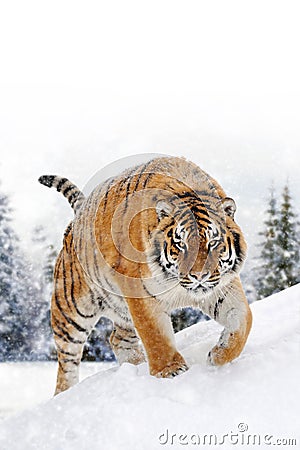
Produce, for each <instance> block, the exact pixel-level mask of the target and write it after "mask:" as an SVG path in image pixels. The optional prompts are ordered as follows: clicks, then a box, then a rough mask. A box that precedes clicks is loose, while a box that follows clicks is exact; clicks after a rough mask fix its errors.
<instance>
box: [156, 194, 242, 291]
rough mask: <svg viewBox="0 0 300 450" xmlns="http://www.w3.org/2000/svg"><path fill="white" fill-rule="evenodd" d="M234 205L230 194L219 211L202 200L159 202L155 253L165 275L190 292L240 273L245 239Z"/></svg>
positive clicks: (209, 289)
mask: <svg viewBox="0 0 300 450" xmlns="http://www.w3.org/2000/svg"><path fill="white" fill-rule="evenodd" d="M235 209H236V207H235V203H234V201H233V200H232V199H230V198H225V199H223V200H222V201H221V202H220V208H219V209H218V211H217V212H216V211H214V210H212V209H209V208H208V207H205V206H204V205H203V203H202V202H193V203H192V205H191V204H190V203H189V204H188V206H187V203H186V202H182V203H181V204H180V203H179V204H177V205H176V206H173V207H172V206H171V205H170V203H166V202H164V201H162V202H159V203H158V205H157V214H158V219H159V223H158V228H157V231H156V233H155V239H154V255H155V258H156V262H157V263H158V264H159V265H160V268H161V269H162V271H163V272H164V274H165V277H166V279H175V278H176V279H177V280H178V282H179V284H180V285H181V286H182V287H183V288H184V289H186V290H187V291H188V292H189V293H191V294H198V293H203V294H204V293H208V292H209V291H211V290H212V289H214V288H215V287H216V286H218V285H219V284H220V282H221V280H223V281H225V280H226V279H227V280H228V281H229V279H230V278H231V277H232V276H233V275H234V274H237V273H239V271H240V269H241V267H242V264H243V262H244V259H245V256H246V243H245V240H244V238H243V235H242V232H241V230H240V228H239V226H238V225H237V224H236V223H235V221H234V212H235ZM220 211H221V213H220Z"/></svg>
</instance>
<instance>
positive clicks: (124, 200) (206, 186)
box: [39, 156, 252, 394]
mask: <svg viewBox="0 0 300 450" xmlns="http://www.w3.org/2000/svg"><path fill="white" fill-rule="evenodd" d="M39 182H40V183H41V184H43V185H45V186H47V187H54V188H56V190H57V191H58V192H60V193H62V195H64V196H65V197H66V199H67V200H68V202H69V203H70V205H71V207H72V208H73V210H74V218H73V220H72V222H71V223H70V224H69V226H68V227H67V229H66V231H65V234H64V238H63V246H62V249H61V251H60V253H59V255H58V257H57V261H56V264H55V269H54V285H53V294H52V300H51V325H52V330H53V334H54V340H55V345H56V349H57V357H58V371H57V381H56V389H55V394H58V393H60V392H63V391H65V390H66V389H68V388H70V387H71V386H73V385H75V384H76V383H77V382H78V380H79V365H80V362H81V358H82V353H83V347H84V344H85V343H86V340H87V338H88V336H89V334H90V332H91V330H92V329H93V327H94V326H95V325H96V323H97V322H98V320H99V319H100V317H102V316H105V317H108V318H109V319H111V320H112V321H113V331H112V333H111V336H110V344H111V347H112V349H113V352H114V354H115V356H116V359H117V360H118V362H119V363H120V364H122V363H124V362H128V363H132V364H140V363H142V362H145V361H147V362H148V368H149V373H150V375H153V376H156V377H158V378H171V377H175V376H177V375H179V374H181V373H183V372H185V371H187V370H188V365H187V363H186V361H185V359H184V357H183V356H182V354H181V353H180V352H179V351H178V350H177V348H176V344H175V337H174V332H173V328H172V322H171V312H172V311H173V310H174V309H178V308H184V307H188V306H190V307H193V308H198V309H200V310H201V311H202V312H203V313H204V314H206V315H207V316H209V317H210V318H211V319H214V320H215V321H216V322H218V323H219V324H220V325H221V326H222V327H223V331H222V333H221V335H220V338H219V341H218V342H217V343H216V345H215V346H214V347H213V348H212V349H211V350H210V352H209V353H208V355H207V363H208V364H210V365H213V366H222V365H224V364H226V363H228V362H231V361H232V360H233V359H235V358H237V357H238V356H239V355H240V353H241V352H242V350H243V348H244V346H245V343H246V340H247V338H248V335H249V332H250V329H251V325H252V314H251V310H250V308H249V305H248V302H247V299H246V296H245V293H244V290H243V287H242V284H241V280H240V270H241V268H242V266H243V264H244V261H245V258H246V252H247V245H246V242H245V238H244V236H243V233H242V231H241V229H240V227H239V226H238V225H237V223H236V222H235V219H234V215H235V211H236V204H235V201H234V200H233V199H232V198H230V197H227V196H226V194H225V192H224V191H223V189H222V188H221V186H220V185H219V184H218V182H217V181H216V180H215V179H214V178H212V177H211V176H210V175H208V174H207V173H206V172H205V171H203V170H202V169H201V168H200V167H198V166H197V165H196V164H195V163H193V162H191V161H188V160H186V159H185V158H181V157H175V156H174V157H173V156H170V157H169V156H168V157H167V156H160V157H154V158H152V159H150V160H149V161H147V162H146V163H143V164H138V165H136V166H133V167H130V168H128V169H126V170H125V171H123V172H121V173H120V174H118V175H116V176H112V177H110V178H108V179H107V180H105V181H103V182H101V183H100V184H98V185H97V186H96V187H95V188H94V190H93V191H92V192H91V193H90V194H89V195H88V196H85V195H84V194H83V193H82V192H81V191H80V189H79V188H78V187H77V186H76V185H75V184H73V183H72V182H71V181H69V180H68V179H67V178H64V177H60V176H56V175H43V176H41V177H40V178H39Z"/></svg>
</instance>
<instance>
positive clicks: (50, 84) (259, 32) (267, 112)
mask: <svg viewBox="0 0 300 450" xmlns="http://www.w3.org/2000/svg"><path fill="white" fill-rule="evenodd" d="M297 6H298V5H297V2H290V1H284V2H283V1H282V2H281V1H279V2H276V1H272V2H271V1H270V2H269V1H268V2H265V1H263V0H260V1H251V2H243V1H234V2H233V1H226V2H224V1H223V2H222V1H211V2H203V1H200V0H198V1H188V0H187V1H182V2H177V1H172V2H171V1H163V0H160V1H159V2H156V1H151V2H142V1H139V2H132V1H126V2H120V1H117V2H116V1H110V2H101V1H97V2H93V1H92V2H77V1H72V2H69V1H68V2H66V1H59V2H58V1H52V2H51V3H48V4H46V3H45V2H40V1H39V2H32V1H27V2H23V3H21V2H14V1H11V2H9V4H6V5H2V6H1V11H0V52H1V53H0V58H1V59H0V62H1V71H0V81H1V83H0V152H1V158H0V180H1V182H2V184H1V186H0V188H1V190H4V191H6V192H9V193H10V194H11V198H12V206H13V207H14V209H15V217H16V227H17V231H18V232H19V234H20V236H21V237H22V241H23V243H24V245H25V246H26V247H27V248H29V249H30V239H31V232H32V229H33V227H34V226H35V225H38V224H43V225H45V226H46V227H47V228H48V229H49V233H50V234H51V235H52V236H53V240H54V242H60V241H61V237H62V234H63V229H64V226H65V225H67V223H68V221H69V220H70V219H71V218H72V211H71V208H70V207H69V205H68V204H67V202H66V200H65V199H63V198H62V197H61V196H60V195H59V194H57V193H56V192H54V191H52V190H47V189H46V188H44V187H43V186H41V185H39V184H38V183H37V179H38V177H39V176H40V175H41V174H45V173H46V174H47V173H49V174H51V173H54V174H60V175H64V176H66V177H68V178H70V179H71V180H72V181H74V182H75V183H76V184H78V185H79V186H80V187H83V186H84V185H85V184H86V183H87V182H88V180H89V179H90V178H91V177H92V176H93V175H94V173H95V172H96V171H97V170H99V169H101V168H102V167H103V166H104V165H105V164H107V163H110V162H112V161H114V160H116V159H118V158H120V157H124V156H127V155H132V154H136V153H146V152H150V153H155V152H157V153H167V154H174V155H181V156H186V157H187V158H189V159H191V160H193V161H194V162H196V163H197V164H199V165H200V166H201V167H202V168H203V169H204V170H206V171H207V172H208V173H209V174H211V175H212V176H214V177H215V178H216V179H217V180H218V181H219V182H220V183H221V185H222V186H223V188H224V189H225V191H226V192H227V194H228V195H229V196H232V197H234V198H235V200H236V202H237V204H238V214H237V221H238V222H239V223H240V224H241V225H242V227H243V229H244V231H245V234H246V237H247V240H248V242H249V244H250V252H253V249H254V248H255V244H256V242H257V231H258V229H259V227H260V226H261V223H262V220H263V211H264V210H265V207H266V198H267V196H268V188H269V186H270V184H271V182H272V180H273V181H274V185H275V188H277V189H279V190H281V188H282V186H283V184H284V183H285V182H286V181H287V179H289V183H290V188H291V193H292V195H293V198H294V203H295V204H296V206H297V208H298V211H299V196H300V183H299V181H298V180H299V174H298V172H299V166H300V164H299V162H300V156H299V149H300V127H299V123H300V89H299V80H300V67H299V42H300V41H299V38H300V31H299V24H298V22H299V15H298V13H297Z"/></svg>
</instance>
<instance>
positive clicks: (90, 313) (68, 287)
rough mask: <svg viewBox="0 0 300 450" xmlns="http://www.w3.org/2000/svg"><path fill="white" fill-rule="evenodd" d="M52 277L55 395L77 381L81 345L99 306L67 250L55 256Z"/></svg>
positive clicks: (96, 318)
mask: <svg viewBox="0 0 300 450" xmlns="http://www.w3.org/2000/svg"><path fill="white" fill-rule="evenodd" d="M54 280H55V283H54V293H53V296H52V305H51V324H52V329H53V333H54V340H55V344H56V348H57V356H58V372H57V382H56V390H55V395H56V394H58V393H60V392H62V391H65V390H66V389H68V388H69V387H71V386H73V385H74V384H76V383H77V382H78V379H79V364H80V361H81V356H82V351H83V347H84V344H85V342H86V340H87V338H88V335H89V333H90V332H91V330H92V328H93V327H94V325H95V324H96V323H97V321H98V320H99V317H100V315H101V308H100V306H99V300H98V299H97V298H95V296H94V294H93V292H92V291H91V290H90V289H89V287H88V286H87V284H86V283H85V280H84V274H83V273H82V271H81V269H80V266H77V265H75V263H74V259H72V258H71V256H70V255H69V254H68V253H67V252H64V251H62V252H61V253H60V255H59V257H58V260H57V263H56V268H55V276H54Z"/></svg>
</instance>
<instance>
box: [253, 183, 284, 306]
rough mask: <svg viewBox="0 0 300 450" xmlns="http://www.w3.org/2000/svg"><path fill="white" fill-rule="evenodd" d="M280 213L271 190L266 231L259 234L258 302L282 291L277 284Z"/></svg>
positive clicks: (256, 287)
mask: <svg viewBox="0 0 300 450" xmlns="http://www.w3.org/2000/svg"><path fill="white" fill-rule="evenodd" d="M278 220H279V219H278V211H277V206H276V198H275V190H274V187H273V185H272V186H271V188H270V198H269V202H268V209H267V211H266V220H265V221H264V230H263V231H261V232H260V233H259V236H261V237H262V242H261V244H259V246H260V248H261V251H260V255H259V257H258V258H257V260H258V264H257V266H256V267H255V269H254V286H255V289H256V296H257V300H260V299H262V298H265V297H268V296H269V295H272V294H274V293H275V292H278V291H279V290H280V289H279V287H278V283H277V277H278V266H277V253H278V251H277V227H278Z"/></svg>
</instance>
